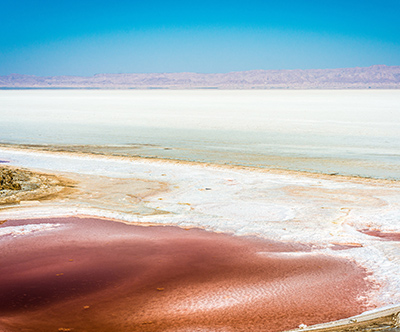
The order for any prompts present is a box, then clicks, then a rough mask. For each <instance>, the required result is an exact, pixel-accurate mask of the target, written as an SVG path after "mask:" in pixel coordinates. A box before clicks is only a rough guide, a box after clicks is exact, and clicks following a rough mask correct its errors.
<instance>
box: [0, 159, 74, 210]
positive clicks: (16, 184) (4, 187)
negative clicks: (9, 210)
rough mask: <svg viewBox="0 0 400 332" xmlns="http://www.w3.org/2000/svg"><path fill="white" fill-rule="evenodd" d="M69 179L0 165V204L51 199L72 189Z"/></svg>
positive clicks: (72, 183) (72, 185)
mask: <svg viewBox="0 0 400 332" xmlns="http://www.w3.org/2000/svg"><path fill="white" fill-rule="evenodd" d="M74 185H75V183H74V182H73V181H71V180H68V179H65V178H61V177H58V176H56V175H52V174H45V173H41V172H33V171H30V170H27V169H23V168H17V167H13V166H8V165H7V166H5V165H1V166H0V205H8V204H19V203H21V202H22V201H32V200H42V199H48V200H50V199H53V198H55V197H58V196H60V195H62V194H66V193H68V192H71V191H73V190H74Z"/></svg>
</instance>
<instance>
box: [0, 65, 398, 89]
mask: <svg viewBox="0 0 400 332" xmlns="http://www.w3.org/2000/svg"><path fill="white" fill-rule="evenodd" d="M0 88H81V89H84V88H100V89H101V88H104V89H152V88H165V89H205V88H215V89H367V88H372V89H400V66H386V65H374V66H370V67H353V68H337V69H281V70H263V69H255V70H248V71H235V72H229V73H207V74H203V73H193V72H181V73H136V74H135V73H133V74H129V73H124V74H95V75H93V76H88V77H87V76H72V75H71V76H70V75H62V76H35V75H23V74H10V75H6V76H0Z"/></svg>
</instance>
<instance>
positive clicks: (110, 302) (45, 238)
mask: <svg viewBox="0 0 400 332" xmlns="http://www.w3.org/2000/svg"><path fill="white" fill-rule="evenodd" d="M27 223H29V224H33V223H57V224H62V226H61V227H58V228H56V229H54V230H49V231H44V232H36V233H31V234H30V235H21V236H17V237H11V236H3V237H2V238H0V250H1V253H2V255H1V264H0V294H1V297H0V298H1V301H0V330H1V328H3V329H4V331H7V332H8V331H12V332H14V331H15V332H16V331H41V332H47V331H49V332H50V331H96V332H101V331H104V332H106V331H107V332H113V331H198V330H201V331H282V330H285V329H290V328H295V327H297V326H298V325H299V324H307V325H311V324H316V323H322V322H326V321H331V320H336V319H340V318H345V317H349V316H352V315H356V314H359V313H361V312H362V311H364V310H366V309H367V307H366V306H365V303H363V302H361V301H360V300H359V299H358V297H359V295H363V294H365V292H367V291H368V290H369V288H370V287H371V286H372V285H371V284H369V283H368V282H367V281H366V280H365V279H364V278H365V277H366V276H367V273H366V272H365V271H364V270H363V269H362V268H360V267H358V266H357V265H355V264H354V263H352V262H350V261H346V260H344V259H338V258H333V257H331V256H328V255H323V254H314V253H312V252H311V249H310V247H308V246H305V245H301V244H294V243H283V242H282V243H280V242H273V241H266V240H257V239H254V238H240V237H234V236H230V235H226V234H216V233H211V232H206V231H204V230H199V229H191V230H184V229H180V228H177V227H163V226H157V227H143V226H132V225H126V224H123V223H119V222H113V221H109V220H102V219H96V218H77V217H70V218H54V219H35V220H19V221H12V220H9V221H7V222H6V223H5V224H3V225H0V227H9V226H17V225H24V224H27Z"/></svg>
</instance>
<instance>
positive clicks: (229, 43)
mask: <svg viewBox="0 0 400 332" xmlns="http://www.w3.org/2000/svg"><path fill="white" fill-rule="evenodd" d="M399 17H400V0H378V1H370V0H359V1H358V0H297V1H295V0H273V1H269V0H264V1H258V0H244V1H237V0H230V1H225V0H221V1H219V0H182V1H174V0H141V1H136V0H131V1H128V0H106V1H103V0H67V1H64V0H47V1H46V0H0V29H1V30H0V31H1V33H0V75H8V74H11V73H19V74H31V75H40V76H50V75H85V76H91V75H93V74H96V73H149V72H188V71H189V72H200V73H211V72H230V71H242V70H252V69H310V68H342V67H356V66H359V67H364V66H371V65H375V64H386V65H400V19H399Z"/></svg>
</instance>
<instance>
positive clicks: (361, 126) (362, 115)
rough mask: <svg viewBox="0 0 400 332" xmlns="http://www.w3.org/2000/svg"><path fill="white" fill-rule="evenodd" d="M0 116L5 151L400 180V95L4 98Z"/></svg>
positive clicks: (17, 93)
mask: <svg viewBox="0 0 400 332" xmlns="http://www.w3.org/2000/svg"><path fill="white" fill-rule="evenodd" d="M0 117H1V122H0V143H14V144H22V143H25V144H51V145H60V144H61V145H70V144H80V145H97V146H99V145H100V146H104V145H106V146H110V145H111V146H112V147H108V148H107V149H106V150H107V151H106V152H107V153H112V152H116V153H119V154H128V155H139V156H145V157H149V156H153V157H162V158H173V159H183V160H192V161H207V162H215V163H229V164H241V165H252V166H259V167H273V168H283V169H293V170H305V171H310V172H323V173H340V174H346V175H359V176H364V177H377V178H393V179H400V90H295V91H293V90H291V91H284V90H267V91H260V90H258V91H248V90H242V91H237V90H235V91H219V90H211V91H210V90H185V91H176V90H144V91H143V90H129V91H128V90H127V91H124V90H3V91H0ZM96 149H97V150H101V151H103V152H104V147H102V148H99V147H97V148H96ZM0 159H1V156H0Z"/></svg>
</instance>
